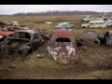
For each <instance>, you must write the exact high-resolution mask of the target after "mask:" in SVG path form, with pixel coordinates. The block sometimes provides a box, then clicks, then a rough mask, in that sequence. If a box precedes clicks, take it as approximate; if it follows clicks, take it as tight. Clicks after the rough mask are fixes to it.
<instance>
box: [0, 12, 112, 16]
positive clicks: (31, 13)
mask: <svg viewBox="0 0 112 84" xmlns="http://www.w3.org/2000/svg"><path fill="white" fill-rule="evenodd" d="M103 14H106V15H108V16H111V15H112V12H95V11H47V12H38V13H35V12H28V13H15V14H12V15H0V16H51V15H53V16H65V15H67V16H69V15H103Z"/></svg>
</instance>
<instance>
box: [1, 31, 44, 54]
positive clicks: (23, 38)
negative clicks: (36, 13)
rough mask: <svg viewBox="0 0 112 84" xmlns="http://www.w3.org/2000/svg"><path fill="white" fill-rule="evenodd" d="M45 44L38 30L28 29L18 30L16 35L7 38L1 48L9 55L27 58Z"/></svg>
mask: <svg viewBox="0 0 112 84" xmlns="http://www.w3.org/2000/svg"><path fill="white" fill-rule="evenodd" d="M42 43H43V40H42V37H41V35H40V33H39V31H38V30H34V29H27V30H18V31H16V32H15V34H14V35H13V36H12V37H10V38H7V39H6V40H5V41H4V43H3V44H2V45H0V46H1V47H0V48H1V49H0V50H1V51H3V50H4V49H5V50H7V51H8V54H9V55H10V54H11V55H12V54H15V53H16V54H17V55H18V54H19V55H20V56H27V55H28V54H29V53H31V52H33V51H34V50H36V49H37V48H38V47H39V46H40V45H41V44H42Z"/></svg>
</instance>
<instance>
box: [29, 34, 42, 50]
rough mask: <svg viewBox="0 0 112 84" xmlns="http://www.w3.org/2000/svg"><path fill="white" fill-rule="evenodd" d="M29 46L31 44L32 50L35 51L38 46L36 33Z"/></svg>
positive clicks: (38, 37)
mask: <svg viewBox="0 0 112 84" xmlns="http://www.w3.org/2000/svg"><path fill="white" fill-rule="evenodd" d="M31 44H32V49H33V50H35V49H37V48H38V47H39V46H40V44H41V41H40V35H39V34H37V33H36V34H34V35H33V39H32V41H31Z"/></svg>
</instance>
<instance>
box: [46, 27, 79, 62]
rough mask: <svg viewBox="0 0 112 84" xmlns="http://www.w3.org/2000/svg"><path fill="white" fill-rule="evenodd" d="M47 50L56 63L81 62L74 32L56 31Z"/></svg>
mask: <svg viewBox="0 0 112 84" xmlns="http://www.w3.org/2000/svg"><path fill="white" fill-rule="evenodd" d="M47 50H48V53H49V54H50V55H51V56H52V57H53V58H54V60H55V61H56V62H62V60H63V59H65V60H66V63H70V62H72V63H73V62H79V60H80V56H79V54H78V49H77V46H76V41H75V37H74V34H73V32H72V31H68V30H60V29H55V30H54V32H53V34H52V36H51V39H50V40H49V42H48V46H47ZM76 58H78V59H76Z"/></svg>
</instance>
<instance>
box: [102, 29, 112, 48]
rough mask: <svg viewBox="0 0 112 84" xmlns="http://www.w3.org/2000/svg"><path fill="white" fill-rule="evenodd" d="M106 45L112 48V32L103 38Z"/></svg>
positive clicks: (108, 32)
mask: <svg viewBox="0 0 112 84" xmlns="http://www.w3.org/2000/svg"><path fill="white" fill-rule="evenodd" d="M102 41H104V43H105V44H106V45H107V46H112V30H110V31H107V32H106V33H105V34H104V37H103V40H102Z"/></svg>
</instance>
